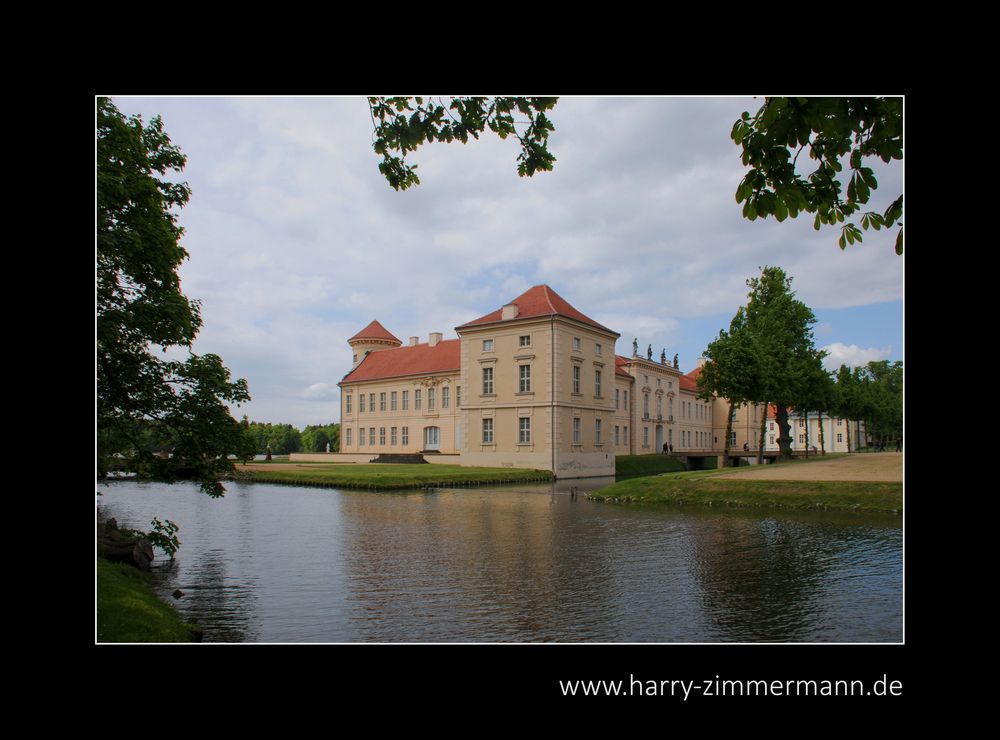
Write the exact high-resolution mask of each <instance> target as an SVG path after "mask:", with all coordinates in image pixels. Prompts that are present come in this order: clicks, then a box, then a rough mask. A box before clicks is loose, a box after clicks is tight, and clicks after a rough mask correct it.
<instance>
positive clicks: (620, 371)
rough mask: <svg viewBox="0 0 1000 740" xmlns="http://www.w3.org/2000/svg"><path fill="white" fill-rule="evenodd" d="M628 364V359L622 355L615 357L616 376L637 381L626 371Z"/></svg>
mask: <svg viewBox="0 0 1000 740" xmlns="http://www.w3.org/2000/svg"><path fill="white" fill-rule="evenodd" d="M627 364H628V358H626V357H622V356H621V355H615V375H621V376H623V377H626V378H629V379H630V380H635V378H633V377H632V376H631V375H629V374H628V373H627V372H626V371H625V366H626V365H627Z"/></svg>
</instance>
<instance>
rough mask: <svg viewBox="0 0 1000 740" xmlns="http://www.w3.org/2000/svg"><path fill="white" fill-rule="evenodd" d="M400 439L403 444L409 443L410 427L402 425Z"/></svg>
mask: <svg viewBox="0 0 1000 740" xmlns="http://www.w3.org/2000/svg"><path fill="white" fill-rule="evenodd" d="M400 441H402V443H403V444H404V445H408V444H410V428H409V427H403V435H402V437H401V438H400Z"/></svg>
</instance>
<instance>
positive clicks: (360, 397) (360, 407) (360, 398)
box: [358, 393, 365, 414]
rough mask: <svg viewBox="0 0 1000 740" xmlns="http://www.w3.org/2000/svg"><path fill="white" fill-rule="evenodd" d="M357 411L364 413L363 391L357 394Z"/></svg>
mask: <svg viewBox="0 0 1000 740" xmlns="http://www.w3.org/2000/svg"><path fill="white" fill-rule="evenodd" d="M358 413H359V414H363V413H365V394H364V393H359V394H358Z"/></svg>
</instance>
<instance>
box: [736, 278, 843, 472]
mask: <svg viewBox="0 0 1000 740" xmlns="http://www.w3.org/2000/svg"><path fill="white" fill-rule="evenodd" d="M791 285H792V278H790V277H788V276H787V275H786V274H785V272H784V270H782V269H781V268H780V267H764V268H762V270H761V275H760V277H758V278H750V279H749V280H747V286H748V287H749V288H750V294H749V301H748V302H747V306H746V316H747V331H748V332H749V334H750V336H751V337H752V341H753V343H754V346H755V351H756V356H757V358H758V362H759V364H760V369H759V372H760V375H761V386H762V389H763V390H762V396H763V398H760V399H759V400H760V401H761V402H764V401H766V402H769V403H773V404H774V406H775V408H776V409H777V413H776V421H777V423H778V434H779V437H778V441H779V445H780V447H781V456H782V457H790V456H791V454H792V452H791V430H790V427H789V424H788V407H789V406H793V407H794V406H798V407H801V406H802V404H803V402H804V401H806V400H807V399H808V390H809V385H810V382H811V380H812V379H813V378H814V377H815V375H816V373H817V368H819V369H820V371H821V367H822V361H823V357H824V353H823V352H820V351H818V350H817V349H816V348H815V346H814V340H813V333H812V324H814V323H816V317H815V316H814V315H813V312H812V310H811V309H810V308H809V307H808V306H806V305H805V304H804V303H802V301H799V300H797V299H796V298H795V293H794V292H793V291H792V289H791Z"/></svg>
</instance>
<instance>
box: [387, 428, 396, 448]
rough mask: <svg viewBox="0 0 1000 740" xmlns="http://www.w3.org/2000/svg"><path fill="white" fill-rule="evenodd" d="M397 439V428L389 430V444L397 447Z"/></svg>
mask: <svg viewBox="0 0 1000 740" xmlns="http://www.w3.org/2000/svg"><path fill="white" fill-rule="evenodd" d="M396 439H397V434H396V427H392V429H390V430H389V444H390V445H393V446H395V444H396Z"/></svg>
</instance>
